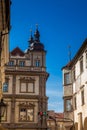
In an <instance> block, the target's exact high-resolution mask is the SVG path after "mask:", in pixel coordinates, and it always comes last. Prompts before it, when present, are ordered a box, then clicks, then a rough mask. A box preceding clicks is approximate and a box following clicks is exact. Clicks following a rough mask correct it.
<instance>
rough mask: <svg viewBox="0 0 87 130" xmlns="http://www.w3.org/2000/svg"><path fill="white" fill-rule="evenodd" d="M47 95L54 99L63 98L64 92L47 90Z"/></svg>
mask: <svg viewBox="0 0 87 130" xmlns="http://www.w3.org/2000/svg"><path fill="white" fill-rule="evenodd" d="M47 95H48V96H53V97H62V96H63V92H62V91H58V90H52V89H51V90H47Z"/></svg>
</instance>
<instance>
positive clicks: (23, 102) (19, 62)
mask: <svg viewBox="0 0 87 130" xmlns="http://www.w3.org/2000/svg"><path fill="white" fill-rule="evenodd" d="M48 77H49V74H48V73H47V72H46V51H45V49H44V45H43V44H42V43H41V42H40V33H39V31H38V28H36V31H35V33H34V36H32V35H31V37H30V40H29V47H28V49H27V50H26V51H25V52H23V51H22V50H21V49H20V48H18V47H16V48H15V49H14V50H13V51H11V52H10V59H9V62H8V63H7V64H6V65H5V85H4V87H3V98H4V102H5V103H6V104H7V107H6V108H7V109H6V112H5V114H4V117H2V124H3V126H4V127H6V128H8V130H14V129H15V130H22V129H23V130H31V129H32V130H36V129H42V130H46V129H47V123H46V120H47V118H46V113H47V101H48V97H47V96H46V81H47V79H48Z"/></svg>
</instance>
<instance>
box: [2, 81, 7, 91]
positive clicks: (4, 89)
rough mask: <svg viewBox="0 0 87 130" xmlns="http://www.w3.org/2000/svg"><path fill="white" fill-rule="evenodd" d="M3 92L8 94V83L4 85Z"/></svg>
mask: <svg viewBox="0 0 87 130" xmlns="http://www.w3.org/2000/svg"><path fill="white" fill-rule="evenodd" d="M3 92H8V83H4V84H3Z"/></svg>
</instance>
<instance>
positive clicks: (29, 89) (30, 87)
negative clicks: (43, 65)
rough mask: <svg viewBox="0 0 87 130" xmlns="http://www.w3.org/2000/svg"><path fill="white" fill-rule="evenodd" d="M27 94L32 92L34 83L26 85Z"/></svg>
mask: <svg viewBox="0 0 87 130" xmlns="http://www.w3.org/2000/svg"><path fill="white" fill-rule="evenodd" d="M28 92H31V93H32V92H34V83H28Z"/></svg>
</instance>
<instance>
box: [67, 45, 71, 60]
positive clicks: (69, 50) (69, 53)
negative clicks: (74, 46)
mask: <svg viewBox="0 0 87 130" xmlns="http://www.w3.org/2000/svg"><path fill="white" fill-rule="evenodd" d="M68 56H69V61H71V46H70V45H68Z"/></svg>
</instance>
